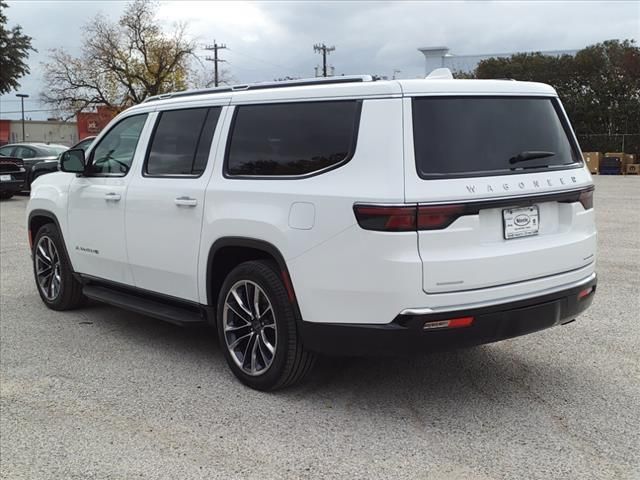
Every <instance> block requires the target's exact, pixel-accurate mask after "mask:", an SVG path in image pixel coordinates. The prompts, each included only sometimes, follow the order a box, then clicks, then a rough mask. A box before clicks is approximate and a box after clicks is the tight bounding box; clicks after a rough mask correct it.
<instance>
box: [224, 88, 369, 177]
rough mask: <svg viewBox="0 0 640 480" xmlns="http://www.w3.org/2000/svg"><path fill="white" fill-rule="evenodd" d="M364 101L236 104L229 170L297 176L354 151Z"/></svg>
mask: <svg viewBox="0 0 640 480" xmlns="http://www.w3.org/2000/svg"><path fill="white" fill-rule="evenodd" d="M360 107H361V102H360V101H358V100H341V101H327V102H296V103H281V104H262V105H241V106H238V107H236V112H235V116H234V121H233V127H232V132H231V135H230V138H229V143H228V148H227V158H226V168H225V175H227V176H231V177H243V176H252V177H253V176H258V177H295V176H306V175H312V174H316V173H319V172H322V171H326V170H329V169H331V168H335V167H337V166H339V165H342V164H344V163H346V162H347V161H349V159H350V158H351V157H352V156H353V153H354V151H355V146H356V137H357V133H358V122H359V118H360V111H361V108H360Z"/></svg>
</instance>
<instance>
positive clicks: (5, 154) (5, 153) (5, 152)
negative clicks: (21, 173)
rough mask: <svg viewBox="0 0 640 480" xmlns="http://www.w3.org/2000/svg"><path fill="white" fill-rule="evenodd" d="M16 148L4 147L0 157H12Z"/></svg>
mask: <svg viewBox="0 0 640 480" xmlns="http://www.w3.org/2000/svg"><path fill="white" fill-rule="evenodd" d="M14 148H15V147H14V146H13V145H11V146H8V147H2V148H0V155H2V156H3V157H10V156H11V152H13V149H14Z"/></svg>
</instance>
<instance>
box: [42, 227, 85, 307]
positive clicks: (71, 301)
mask: <svg viewBox="0 0 640 480" xmlns="http://www.w3.org/2000/svg"><path fill="white" fill-rule="evenodd" d="M47 241H51V242H52V243H53V246H54V247H55V253H56V255H53V256H52V258H54V259H55V257H56V256H57V259H58V262H59V267H58V272H59V277H60V282H59V287H58V290H57V294H56V295H54V296H53V298H48V295H47V293H45V291H44V290H45V289H44V288H43V287H42V286H41V284H40V282H39V279H38V272H37V262H38V260H37V259H36V256H38V255H40V253H39V252H38V251H37V250H38V246H39V245H41V242H43V243H42V245H44V244H45V243H46V242H47ZM40 258H41V257H40ZM32 260H33V277H34V279H35V282H36V288H37V290H38V293H39V294H40V298H41V299H42V301H43V302H44V304H45V305H46V306H47V307H49V308H51V309H52V310H71V309H74V308H78V307H80V306H82V305H84V303H85V302H86V297H85V296H84V295H83V294H82V284H81V283H80V282H79V281H78V280H77V279H76V278H75V277H74V276H73V270H72V269H71V262H70V261H69V258H68V257H67V253H66V250H65V248H64V243H63V240H62V235H61V234H60V232H59V231H58V228H57V227H56V226H55V225H54V224H53V223H47V224H46V225H43V226H42V227H40V229H39V230H38V233H36V236H35V239H34V241H33V251H32Z"/></svg>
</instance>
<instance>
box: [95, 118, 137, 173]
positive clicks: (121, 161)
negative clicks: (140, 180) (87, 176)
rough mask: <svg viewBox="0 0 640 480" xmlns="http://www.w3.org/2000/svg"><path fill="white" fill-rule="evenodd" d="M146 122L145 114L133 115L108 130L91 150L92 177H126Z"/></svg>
mask: <svg viewBox="0 0 640 480" xmlns="http://www.w3.org/2000/svg"><path fill="white" fill-rule="evenodd" d="M146 120H147V114H146V113H144V114H142V115H134V116H132V117H127V118H125V119H124V120H122V121H121V122H119V123H117V124H116V125H115V126H114V127H113V128H112V129H111V130H109V131H108V132H107V134H106V135H105V136H104V137H102V139H101V140H100V143H99V144H98V145H96V148H94V149H93V153H92V155H91V157H92V160H91V167H90V170H89V171H90V173H91V174H92V175H117V176H124V175H126V174H127V172H128V171H129V169H130V168H131V162H132V161H133V155H134V154H135V152H136V147H137V146H138V139H139V138H140V133H141V132H142V128H143V127H144V123H145V122H146Z"/></svg>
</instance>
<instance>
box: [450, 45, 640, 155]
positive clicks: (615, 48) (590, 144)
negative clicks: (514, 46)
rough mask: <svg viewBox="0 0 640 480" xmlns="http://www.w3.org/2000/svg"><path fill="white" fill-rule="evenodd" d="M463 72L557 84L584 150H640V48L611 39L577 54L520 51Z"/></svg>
mask: <svg viewBox="0 0 640 480" xmlns="http://www.w3.org/2000/svg"><path fill="white" fill-rule="evenodd" d="M456 77H458V78H481V79H489V78H509V79H514V80H522V81H531V82H543V83H548V84H549V85H551V86H553V87H554V88H555V89H556V91H557V92H558V95H559V97H560V99H561V100H562V104H563V105H564V108H565V110H566V111H567V113H568V115H569V118H570V119H571V123H572V124H573V127H574V130H575V131H576V132H577V133H578V136H579V139H580V143H581V147H582V149H583V150H584V151H619V150H620V148H621V146H622V137H623V136H624V137H625V138H626V140H627V142H626V144H625V150H626V151H627V152H629V153H640V48H638V46H637V45H636V44H635V42H634V41H633V40H624V41H620V40H607V41H605V42H602V43H598V44H595V45H591V46H588V47H586V48H583V49H582V50H579V51H578V52H577V53H576V54H575V55H560V56H552V55H543V54H542V53H518V54H515V55H512V56H510V57H505V58H489V59H486V60H482V61H481V62H480V63H479V64H478V65H477V67H476V69H475V70H474V71H473V72H471V73H462V72H457V73H456Z"/></svg>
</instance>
